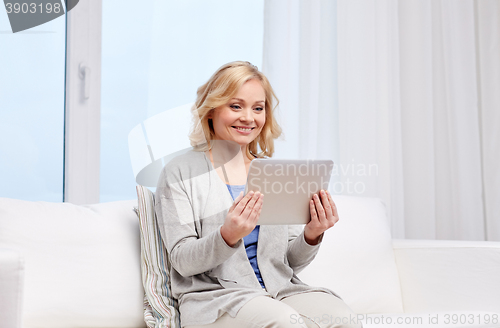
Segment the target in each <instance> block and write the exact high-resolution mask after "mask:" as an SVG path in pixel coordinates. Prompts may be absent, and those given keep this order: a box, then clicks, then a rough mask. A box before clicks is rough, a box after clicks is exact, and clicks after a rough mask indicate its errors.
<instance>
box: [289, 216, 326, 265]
mask: <svg viewBox="0 0 500 328" xmlns="http://www.w3.org/2000/svg"><path fill="white" fill-rule="evenodd" d="M301 230H302V231H301ZM322 240H323V235H321V237H320V241H319V243H318V244H317V245H309V244H308V243H307V242H306V239H305V237H304V228H303V225H290V226H288V248H287V252H286V257H287V259H288V264H289V265H290V267H291V268H292V269H293V271H294V273H295V274H297V273H299V272H300V271H302V270H303V269H304V268H305V267H306V266H307V265H308V264H309V263H311V261H312V260H313V259H314V258H315V257H316V254H317V253H318V250H319V247H320V245H321V241H322Z"/></svg>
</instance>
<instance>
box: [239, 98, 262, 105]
mask: <svg viewBox="0 0 500 328" xmlns="http://www.w3.org/2000/svg"><path fill="white" fill-rule="evenodd" d="M231 100H236V101H239V102H242V103H244V102H245V100H243V99H241V98H232V99H231ZM255 103H256V104H258V103H264V104H265V103H266V102H265V101H264V100H257V101H256V102H255Z"/></svg>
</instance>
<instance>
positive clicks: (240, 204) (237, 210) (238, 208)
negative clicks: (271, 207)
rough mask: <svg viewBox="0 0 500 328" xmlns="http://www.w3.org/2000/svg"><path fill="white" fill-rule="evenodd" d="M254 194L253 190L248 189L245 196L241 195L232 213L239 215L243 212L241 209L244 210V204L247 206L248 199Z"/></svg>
mask: <svg viewBox="0 0 500 328" xmlns="http://www.w3.org/2000/svg"><path fill="white" fill-rule="evenodd" d="M253 196H254V192H253V191H249V192H248V193H247V194H246V195H245V197H243V198H242V199H241V200H240V201H239V202H238V204H236V206H235V208H234V213H235V214H236V215H238V216H239V215H241V214H242V213H243V211H244V210H245V208H246V206H247V203H248V201H249V200H250V199H252V197H253Z"/></svg>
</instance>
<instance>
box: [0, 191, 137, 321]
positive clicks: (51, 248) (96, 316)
mask: <svg viewBox="0 0 500 328" xmlns="http://www.w3.org/2000/svg"><path fill="white" fill-rule="evenodd" d="M136 204H137V202H136V201H135V200H134V201H120V202H112V203H102V204H96V205H88V206H76V205H73V204H69V203H49V202H30V201H22V200H15V199H8V198H0V247H7V248H10V249H14V250H16V251H18V252H19V253H20V254H21V255H22V256H23V258H24V262H25V284H24V305H23V310H24V318H23V322H24V324H23V326H24V327H51V328H58V327H61V328H62V327H64V328H73V327H86V328H90V327H99V328H102V327H108V328H112V327H120V328H127V327H133V328H137V327H145V324H144V320H143V311H142V309H143V300H144V291H143V289H142V286H141V272H140V251H139V249H140V246H139V245H140V237H139V224H138V222H137V216H136V214H135V213H134V211H133V206H135V205H136Z"/></svg>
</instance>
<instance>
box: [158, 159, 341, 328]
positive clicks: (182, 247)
mask: <svg viewBox="0 0 500 328" xmlns="http://www.w3.org/2000/svg"><path fill="white" fill-rule="evenodd" d="M232 203H233V199H232V197H231V195H230V193H229V191H228V189H227V187H226V185H225V184H224V182H223V181H222V180H221V179H220V178H219V176H218V174H217V172H216V171H215V170H214V169H213V166H212V164H211V162H210V160H209V159H208V158H207V156H206V155H205V153H204V152H197V151H193V150H191V151H189V152H188V153H186V154H183V155H180V156H178V157H176V158H174V159H173V160H172V161H170V162H169V163H168V164H167V165H165V167H164V168H163V170H162V172H161V175H160V179H159V181H158V187H157V189H156V204H155V208H156V213H157V216H158V225H159V228H160V232H161V235H162V237H163V241H164V243H165V247H166V249H167V252H168V255H169V259H170V263H171V271H170V277H171V286H172V295H173V297H175V298H176V299H178V301H179V311H180V318H181V326H182V327H184V326H188V325H203V324H208V323H212V322H214V321H215V320H217V318H218V317H220V316H221V315H222V314H224V313H225V312H227V313H229V315H230V316H232V317H235V316H236V314H237V312H238V310H239V309H240V308H241V307H242V306H243V305H244V304H245V303H247V302H248V301H250V300H251V299H252V298H254V297H257V296H263V295H267V296H271V297H273V298H275V299H277V300H281V299H283V298H285V297H288V296H291V295H294V294H298V293H304V292H309V291H323V292H327V293H330V294H332V295H335V296H337V297H338V295H336V294H335V293H334V292H332V291H331V290H329V289H326V288H319V287H310V286H308V285H306V284H304V283H303V282H302V281H300V280H299V278H297V276H296V273H298V272H299V271H301V270H302V269H303V268H304V267H306V266H307V265H308V264H309V263H310V262H311V261H312V260H313V258H314V257H315V255H316V253H317V252H318V249H319V245H320V244H318V245H315V246H311V245H309V244H307V243H306V241H305V239H304V232H303V226H300V225H299V226H283V225H276V226H273V225H269V226H266V225H264V226H261V227H260V233H259V240H258V247H257V261H258V265H259V269H260V273H261V275H262V279H263V280H264V284H265V286H266V289H263V288H262V287H261V285H260V284H259V281H258V280H257V277H256V275H255V273H254V271H253V269H252V267H251V265H250V262H249V261H248V257H247V253H246V250H245V246H244V244H243V242H242V240H240V241H238V243H237V244H236V245H235V246H234V247H230V246H229V245H227V244H226V242H225V241H224V239H223V238H222V236H221V234H220V227H221V226H222V224H223V223H224V220H225V217H226V214H227V211H228V209H229V207H231V205H232Z"/></svg>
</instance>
